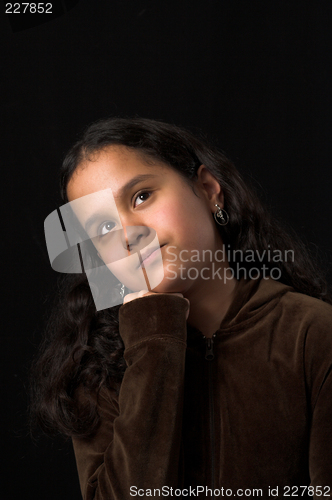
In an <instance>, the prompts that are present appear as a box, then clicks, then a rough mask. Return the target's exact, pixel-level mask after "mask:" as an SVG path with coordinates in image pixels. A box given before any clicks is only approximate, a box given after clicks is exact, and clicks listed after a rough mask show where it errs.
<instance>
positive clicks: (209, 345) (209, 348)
mask: <svg viewBox="0 0 332 500" xmlns="http://www.w3.org/2000/svg"><path fill="white" fill-rule="evenodd" d="M215 336H216V334H214V335H213V336H212V338H209V337H205V336H204V335H203V337H204V339H205V359H206V360H207V361H208V362H209V363H208V377H209V413H210V415H209V416H210V419H209V420H210V449H211V469H212V485H211V486H212V497H211V498H212V499H213V500H214V498H215V496H214V489H215V483H214V475H215V446H214V404H213V376H212V375H213V373H212V368H213V365H212V363H211V361H212V360H213V359H214V352H213V339H214V337H215Z"/></svg>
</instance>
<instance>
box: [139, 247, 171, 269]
mask: <svg viewBox="0 0 332 500" xmlns="http://www.w3.org/2000/svg"><path fill="white" fill-rule="evenodd" d="M163 246H165V245H161V246H160V247H158V248H155V249H154V250H153V251H152V252H151V253H149V254H148V255H147V256H146V257H144V259H143V258H142V257H141V254H140V253H139V260H140V263H139V265H138V267H140V266H142V267H145V264H148V263H149V262H150V260H152V259H153V258H154V257H155V254H156V251H157V250H161V248H162V247H163Z"/></svg>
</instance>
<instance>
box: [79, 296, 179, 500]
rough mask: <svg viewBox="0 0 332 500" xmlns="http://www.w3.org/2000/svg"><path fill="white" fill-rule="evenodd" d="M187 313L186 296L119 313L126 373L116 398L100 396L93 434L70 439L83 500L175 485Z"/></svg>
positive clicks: (107, 499) (152, 299)
mask: <svg viewBox="0 0 332 500" xmlns="http://www.w3.org/2000/svg"><path fill="white" fill-rule="evenodd" d="M186 311H187V302H186V300H185V299H184V298H183V297H180V296H176V295H168V294H158V295H149V296H146V297H140V298H138V299H135V300H133V301H131V302H127V303H126V304H124V305H122V306H121V307H120V309H119V325H120V326H119V328H120V335H121V337H122V339H123V342H124V345H125V351H124V358H125V360H126V363H127V369H126V371H125V374H124V378H123V380H122V383H121V388H120V393H119V396H118V397H117V396H116V393H115V391H114V393H113V392H112V391H106V390H104V391H103V392H102V395H101V397H100V413H101V425H100V427H99V428H98V430H97V432H96V433H95V434H94V435H93V436H92V437H91V438H88V439H78V438H73V446H74V452H75V456H76V463H77V468H78V474H79V479H80V485H81V491H82V496H83V499H84V500H92V499H94V500H124V499H126V498H131V493H135V491H138V489H145V490H146V489H148V488H150V489H153V488H160V489H161V488H162V486H164V485H165V486H169V487H172V486H173V487H175V486H176V485H177V480H178V477H177V476H178V466H179V454H180V442H181V428H182V405H183V384H184V370H185V352H186V335H187V333H186ZM130 487H132V490H131V489H130ZM144 496H145V495H144Z"/></svg>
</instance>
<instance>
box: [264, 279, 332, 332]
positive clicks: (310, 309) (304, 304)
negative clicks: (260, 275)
mask: <svg viewBox="0 0 332 500" xmlns="http://www.w3.org/2000/svg"><path fill="white" fill-rule="evenodd" d="M259 293H260V294H264V295H265V296H266V297H268V298H269V300H271V301H273V302H274V303H275V305H276V309H277V311H278V314H279V315H280V319H285V320H287V321H289V322H290V323H294V322H299V323H301V324H302V325H303V326H304V327H305V326H307V327H310V326H314V325H316V327H326V328H328V329H329V330H331V329H332V305H331V304H329V303H327V302H324V301H323V300H320V299H317V298H315V297H311V296H309V295H305V294H304V293H299V292H296V291H295V290H294V288H292V287H290V286H288V285H284V284H283V283H280V282H278V281H275V280H273V279H271V278H269V279H267V280H262V281H261V283H260V286H259Z"/></svg>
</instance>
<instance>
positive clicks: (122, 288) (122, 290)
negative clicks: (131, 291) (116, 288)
mask: <svg viewBox="0 0 332 500" xmlns="http://www.w3.org/2000/svg"><path fill="white" fill-rule="evenodd" d="M124 291H125V286H124V285H123V284H122V285H121V288H120V295H121V298H122V299H123V296H124Z"/></svg>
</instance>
